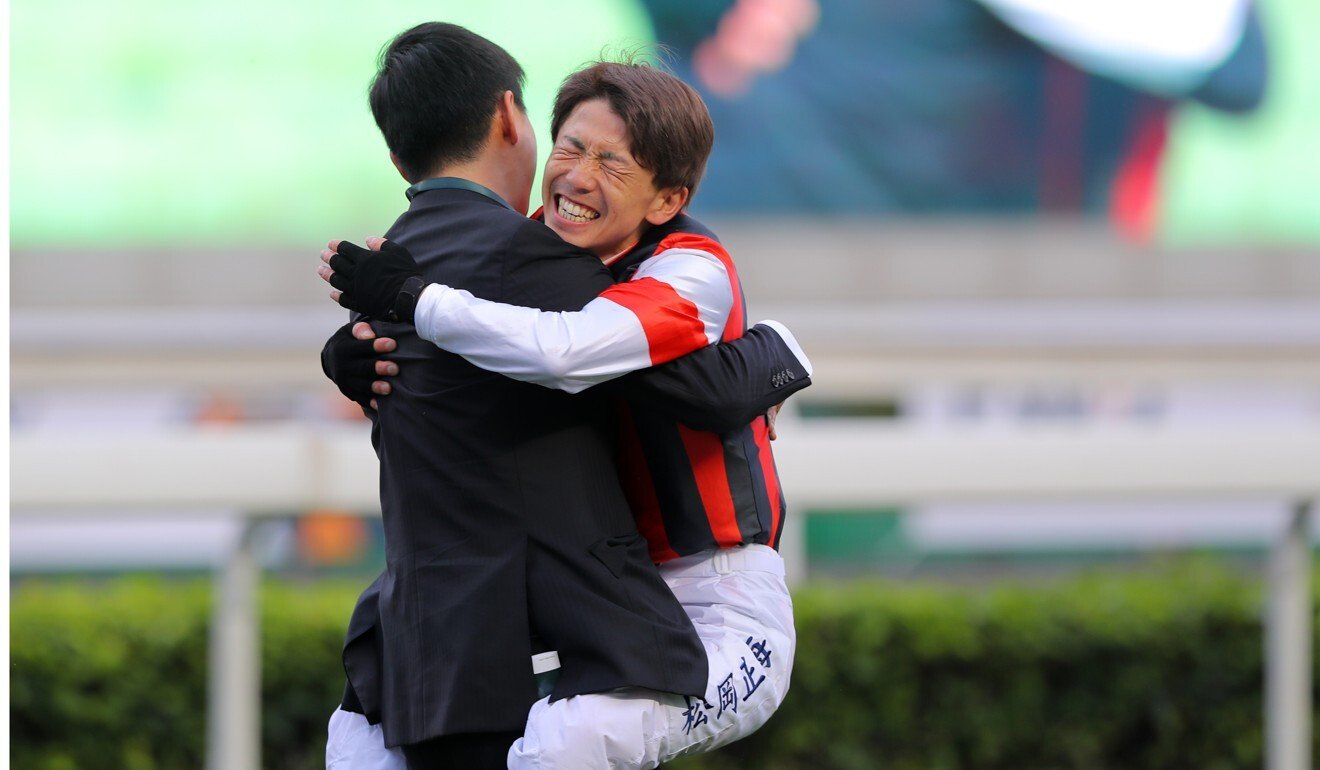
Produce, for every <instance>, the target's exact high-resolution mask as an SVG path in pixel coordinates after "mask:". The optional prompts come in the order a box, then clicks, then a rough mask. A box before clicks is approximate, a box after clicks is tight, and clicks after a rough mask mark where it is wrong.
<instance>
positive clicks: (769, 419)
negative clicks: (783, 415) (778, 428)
mask: <svg viewBox="0 0 1320 770" xmlns="http://www.w3.org/2000/svg"><path fill="white" fill-rule="evenodd" d="M762 403H765V402H762ZM783 407H784V402H783V401H780V402H779V403H778V404H775V405H774V406H772V407H770V409H769V411H767V412H766V413H765V422H766V426H767V427H768V428H769V430H768V431H767V432H766V435H767V436H769V437H770V440H771V441H774V440H775V439H777V438H779V435H778V434H777V433H775V419H776V418H778V417H779V410H780V409H782V408H783Z"/></svg>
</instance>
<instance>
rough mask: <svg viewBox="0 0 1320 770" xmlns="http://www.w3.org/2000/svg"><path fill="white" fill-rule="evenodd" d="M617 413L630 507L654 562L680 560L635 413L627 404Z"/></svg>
mask: <svg viewBox="0 0 1320 770" xmlns="http://www.w3.org/2000/svg"><path fill="white" fill-rule="evenodd" d="M615 411H616V413H617V415H618V424H619V453H620V458H619V476H620V480H621V481H622V482H623V492H624V495H625V496H626V497H627V498H628V507H629V508H631V509H632V514H633V519H634V520H635V521H636V522H637V531H638V532H640V533H641V534H642V537H644V538H646V543H647V545H648V547H649V549H650V552H651V561H653V562H655V563H656V564H661V563H663V562H667V561H669V560H671V559H677V558H678V552H677V551H675V550H674V549H673V547H672V546H671V545H670V544H669V535H668V534H667V533H666V532H665V520H664V518H662V517H661V516H660V498H659V497H658V496H657V495H656V493H655V482H654V481H653V480H652V479H651V468H650V466H649V465H647V463H646V455H645V454H644V453H643V452H642V440H641V437H640V436H638V435H637V424H636V423H634V422H633V418H632V411H631V410H630V409H629V408H628V406H627V405H626V404H623V403H619V404H617V406H616V409H615Z"/></svg>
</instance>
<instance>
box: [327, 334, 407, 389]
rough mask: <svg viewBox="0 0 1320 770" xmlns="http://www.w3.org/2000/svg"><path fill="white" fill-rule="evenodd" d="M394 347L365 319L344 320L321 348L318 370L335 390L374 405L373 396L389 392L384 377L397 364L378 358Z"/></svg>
mask: <svg viewBox="0 0 1320 770" xmlns="http://www.w3.org/2000/svg"><path fill="white" fill-rule="evenodd" d="M396 347H397V345H396V343H395V341H394V340H393V339H391V338H389V337H377V336H376V333H375V332H374V331H372V329H371V326H370V325H368V324H367V323H366V322H365V321H358V322H357V323H346V324H344V325H343V326H341V327H339V329H338V330H337V331H336V332H335V333H334V335H332V336H331V337H330V339H329V340H327V341H326V343H325V347H324V348H322V349H321V370H322V371H324V372H325V376H327V377H329V378H330V379H331V381H333V382H334V384H335V386H336V387H338V388H339V392H340V393H343V394H344V395H345V396H347V397H348V399H349V400H350V401H355V402H357V403H358V404H359V405H361V406H362V407H364V408H370V409H375V408H376V398H375V397H376V396H385V395H389V392H390V390H391V388H390V383H389V382H388V381H387V380H386V379H385V378H386V377H392V376H394V375H397V374H398V373H399V365H398V364H396V363H394V362H393V361H390V360H388V359H385V358H382V356H384V355H388V354H389V353H391V352H393V351H394V349H395V348H396Z"/></svg>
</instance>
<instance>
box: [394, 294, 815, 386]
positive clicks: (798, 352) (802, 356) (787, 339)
mask: <svg viewBox="0 0 1320 770" xmlns="http://www.w3.org/2000/svg"><path fill="white" fill-rule="evenodd" d="M419 308H420V304H419ZM757 325H758V326H768V327H770V328H771V329H774V330H775V334H778V335H779V338H780V339H782V340H783V341H784V344H785V345H787V346H788V349H789V350H791V351H792V352H793V355H794V356H796V357H797V360H798V362H799V363H800V364H802V368H803V369H806V370H807V376H808V377H810V376H811V359H810V358H807V354H806V352H804V351H803V350H802V346H801V345H799V344H798V341H797V337H794V336H793V332H791V331H789V330H788V327H787V326H784V325H783V324H781V323H779V322H778V321H769V320H767V321H760V322H758V323H757Z"/></svg>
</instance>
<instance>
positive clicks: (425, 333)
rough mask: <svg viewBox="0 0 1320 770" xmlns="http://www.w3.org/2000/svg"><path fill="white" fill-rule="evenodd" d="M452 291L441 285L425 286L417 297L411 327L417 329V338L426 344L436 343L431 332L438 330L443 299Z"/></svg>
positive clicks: (442, 313)
mask: <svg viewBox="0 0 1320 770" xmlns="http://www.w3.org/2000/svg"><path fill="white" fill-rule="evenodd" d="M453 291H454V290H453V289H451V288H449V287H448V286H445V285H444V284H442V283H432V284H427V286H426V288H425V289H422V293H421V295H420V296H418V297H417V309H416V310H415V311H414V312H413V326H415V327H417V336H418V337H421V338H422V339H424V340H426V341H427V342H435V341H436V340H435V337H436V335H435V334H434V333H433V330H434V329H438V328H440V326H441V323H440V322H441V321H442V320H443V318H444V301H445V297H446V296H448V295H449V294H452V293H453Z"/></svg>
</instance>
